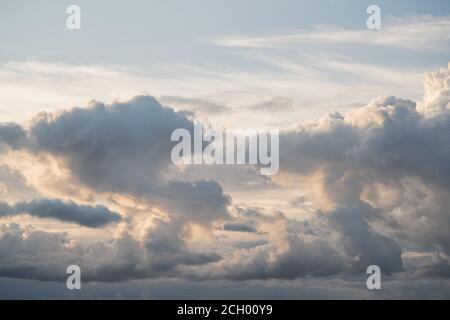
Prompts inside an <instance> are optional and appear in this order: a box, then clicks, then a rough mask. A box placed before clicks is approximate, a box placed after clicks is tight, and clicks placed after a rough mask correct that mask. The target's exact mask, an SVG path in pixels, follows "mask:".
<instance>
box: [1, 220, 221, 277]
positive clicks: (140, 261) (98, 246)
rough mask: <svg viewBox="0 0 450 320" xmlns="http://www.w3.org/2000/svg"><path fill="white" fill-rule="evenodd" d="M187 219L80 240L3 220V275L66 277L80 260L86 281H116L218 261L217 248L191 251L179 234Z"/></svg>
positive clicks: (172, 273) (169, 273)
mask: <svg viewBox="0 0 450 320" xmlns="http://www.w3.org/2000/svg"><path fill="white" fill-rule="evenodd" d="M181 226H182V225H181V224H178V223H177V222H173V221H170V222H168V221H162V220H158V219H156V220H155V221H154V223H153V224H152V226H151V227H150V228H149V229H148V230H147V231H146V233H145V234H144V237H143V238H142V239H136V238H134V237H133V236H132V235H131V234H130V233H129V232H126V231H125V232H122V233H120V234H119V235H117V236H115V237H114V238H113V239H107V240H99V241H96V242H93V243H80V242H77V241H74V240H71V239H69V237H68V235H67V234H66V233H54V232H46V231H43V230H35V229H32V228H29V229H25V228H22V227H20V226H18V225H17V224H10V225H0V277H11V278H21V279H37V280H42V281H64V280H65V279H66V278H67V274H66V268H67V266H68V265H71V264H76V265H78V266H80V268H81V270H82V272H83V281H85V282H90V281H103V282H117V281H125V280H131V279H143V278H152V277H160V276H166V277H176V276H179V275H180V272H179V271H178V270H177V268H179V267H181V266H188V265H190V266H194V265H203V264H208V263H210V262H213V261H218V260H219V259H220V256H218V255H216V254H214V253H206V252H201V253H199V252H196V251H192V250H191V249H190V248H189V247H188V246H187V244H186V242H185V241H184V240H183V239H182V238H181V237H180V234H179V233H180V227H181Z"/></svg>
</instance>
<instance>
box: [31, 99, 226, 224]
mask: <svg viewBox="0 0 450 320" xmlns="http://www.w3.org/2000/svg"><path fill="white" fill-rule="evenodd" d="M178 128H185V129H188V130H190V131H192V130H193V122H192V121H190V120H188V119H187V118H186V116H185V114H184V113H183V112H175V111H174V110H173V109H171V108H167V107H163V106H162V105H161V104H160V103H159V102H158V101H156V100H155V99H154V98H152V97H149V96H138V97H135V98H133V99H131V100H130V101H127V102H115V103H113V104H111V105H105V104H103V103H100V102H93V103H92V104H91V105H90V106H89V107H88V108H73V109H71V110H69V111H64V112H62V113H60V114H41V115H40V116H38V117H36V118H35V119H34V121H33V124H32V126H31V128H30V130H29V146H28V150H31V151H33V152H35V153H46V154H49V155H51V156H53V157H56V158H58V159H60V160H62V161H63V163H64V164H65V165H66V166H67V168H68V169H69V170H70V172H71V174H72V176H73V178H74V179H76V180H78V181H79V182H80V183H82V184H84V185H86V186H88V187H90V188H92V189H93V190H95V191H97V192H115V193H121V194H129V195H133V196H136V197H139V198H144V199H147V200H148V201H151V202H152V203H155V204H157V205H160V206H162V207H163V208H165V209H166V210H168V211H169V212H170V213H171V214H175V215H179V216H180V218H181V217H184V219H188V220H189V219H191V220H193V221H194V220H195V221H196V222H198V223H209V222H211V221H212V220H215V219H218V218H221V217H224V216H226V215H227V211H226V206H227V205H228V203H229V198H228V197H227V196H226V195H224V194H223V190H222V188H221V186H220V185H219V184H218V183H216V182H214V181H205V180H201V181H196V182H183V181H177V180H175V179H173V180H170V181H167V179H166V177H165V176H166V175H167V174H169V173H170V171H171V170H177V168H176V167H174V165H173V164H172V162H171V156H170V153H171V150H172V147H173V143H172V142H171V141H170V136H171V134H172V132H173V130H175V129H178Z"/></svg>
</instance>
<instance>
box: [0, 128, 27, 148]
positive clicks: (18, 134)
mask: <svg viewBox="0 0 450 320" xmlns="http://www.w3.org/2000/svg"><path fill="white" fill-rule="evenodd" d="M25 137H26V132H25V130H24V129H23V128H22V127H21V126H20V125H18V124H16V123H0V150H1V148H2V147H4V146H8V147H11V148H13V149H16V148H18V147H19V146H20V143H21V142H23V140H24V139H25Z"/></svg>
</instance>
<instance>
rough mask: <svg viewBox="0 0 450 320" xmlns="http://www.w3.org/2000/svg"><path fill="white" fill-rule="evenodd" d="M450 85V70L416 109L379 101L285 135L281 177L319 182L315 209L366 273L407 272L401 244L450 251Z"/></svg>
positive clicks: (436, 76) (433, 80)
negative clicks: (370, 267)
mask: <svg viewBox="0 0 450 320" xmlns="http://www.w3.org/2000/svg"><path fill="white" fill-rule="evenodd" d="M449 79H450V70H449V69H441V70H439V71H437V72H433V73H431V74H430V75H429V76H428V77H427V78H426V79H425V81H426V82H425V87H426V88H427V89H426V94H425V96H424V98H423V100H422V101H420V102H418V103H417V104H416V103H415V102H413V101H410V100H404V99H398V98H395V97H380V98H377V99H375V100H373V101H372V102H370V103H369V104H368V105H367V106H365V107H363V108H359V109H357V110H354V111H351V112H348V113H347V114H345V115H337V116H336V114H332V115H329V116H327V117H324V118H322V119H321V120H319V121H317V122H314V123H311V124H309V125H305V126H300V127H299V128H298V129H296V130H294V131H288V132H285V133H284V134H282V135H281V136H280V168H281V171H282V172H283V171H284V172H285V173H289V174H297V175H299V176H306V177H309V178H311V179H312V181H313V185H312V187H311V193H312V194H313V198H314V199H315V202H316V205H318V206H319V207H320V206H322V207H323V208H324V211H325V212H326V213H325V216H326V217H327V218H325V220H328V221H329V222H333V224H331V225H330V226H331V227H332V228H334V229H335V230H337V231H339V232H341V233H342V236H343V238H342V241H343V243H346V245H345V246H344V247H346V249H345V250H346V251H348V250H350V251H354V252H355V255H356V256H358V257H359V259H360V260H361V261H363V263H362V264H361V268H362V266H363V265H365V264H367V263H374V261H379V263H380V264H383V265H384V270H385V271H386V272H390V271H399V270H401V268H402V263H401V259H400V254H401V249H400V248H401V247H400V243H402V246H408V247H414V248H417V249H418V250H428V251H429V250H436V248H439V249H438V251H440V252H442V253H444V254H449V253H450V251H449V248H450V246H449V245H450V237H449V235H448V232H447V231H448V229H449V227H450V225H449V223H450V219H449V215H448V210H447V209H445V208H448V206H449V205H450V204H449V201H448V199H449V196H450V184H449V181H450V166H449V164H450V149H449V148H448V146H449V145H450V136H449V134H448V132H450V117H449V115H448V110H449V109H448V106H449V101H450V98H449V97H450V95H449V94H448V87H449V86H448V81H449ZM399 190H401V191H402V193H400V194H398V195H396V193H395V192H398V191H399ZM327 215H328V216H327ZM446 230H447V231H446Z"/></svg>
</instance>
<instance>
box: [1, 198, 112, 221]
mask: <svg viewBox="0 0 450 320" xmlns="http://www.w3.org/2000/svg"><path fill="white" fill-rule="evenodd" d="M20 213H28V214H30V215H32V216H36V217H39V218H52V219H58V220H61V221H66V222H74V223H77V224H79V225H81V226H86V227H91V228H98V227H102V226H104V225H106V224H108V223H112V222H118V221H120V220H121V215H120V214H118V213H115V212H112V211H110V210H109V209H108V208H106V207H104V206H99V205H97V206H95V207H92V206H88V205H80V204H76V203H74V202H72V201H69V202H63V201H61V200H57V199H39V200H33V201H30V202H19V203H16V204H15V205H13V206H10V205H8V204H7V203H5V202H0V216H11V215H16V214H20Z"/></svg>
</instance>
